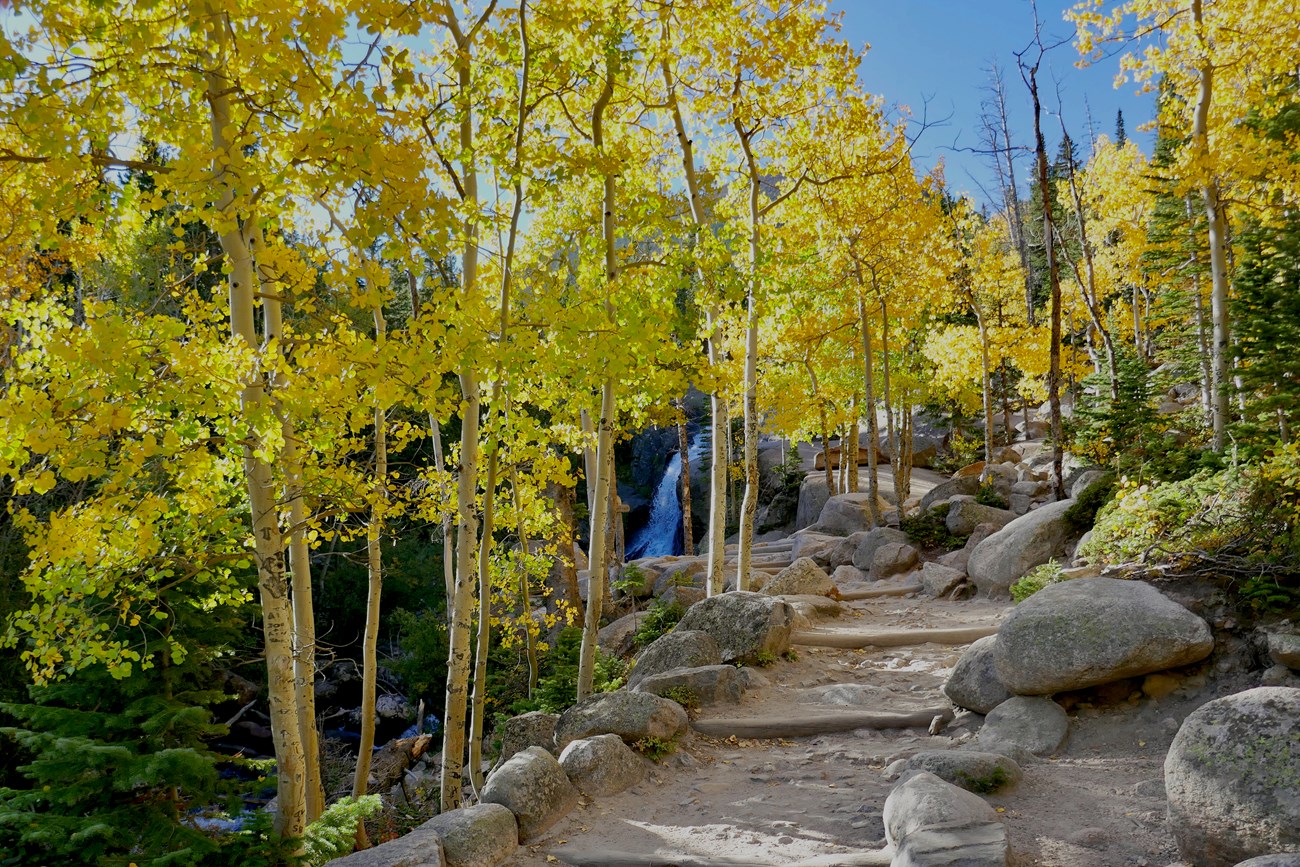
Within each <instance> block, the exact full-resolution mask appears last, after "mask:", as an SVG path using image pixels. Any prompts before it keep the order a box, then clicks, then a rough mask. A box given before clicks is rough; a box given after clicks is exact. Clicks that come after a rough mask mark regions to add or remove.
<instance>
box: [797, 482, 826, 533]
mask: <svg viewBox="0 0 1300 867" xmlns="http://www.w3.org/2000/svg"><path fill="white" fill-rule="evenodd" d="M830 498H831V489H830V487H829V486H828V485H827V484H826V475H825V474H824V473H812V474H810V475H808V476H806V477H805V478H804V480H803V482H802V483H800V485H799V507H798V509H796V510H795V516H794V528H795V529H796V530H802V529H803V528H804V527H811V526H812V525H813V524H815V523H816V522H817V519H818V518H819V517H821V514H822V507H823V506H825V505H826V501H827V500H829V499H830Z"/></svg>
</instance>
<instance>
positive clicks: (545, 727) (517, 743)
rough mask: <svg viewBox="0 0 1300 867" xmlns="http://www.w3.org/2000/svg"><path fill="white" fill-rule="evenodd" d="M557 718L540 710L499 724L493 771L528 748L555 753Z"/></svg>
mask: <svg viewBox="0 0 1300 867" xmlns="http://www.w3.org/2000/svg"><path fill="white" fill-rule="evenodd" d="M557 720H559V717H558V716H556V715H555V714H553V713H543V712H542V711H540V710H535V711H530V712H528V713H525V714H520V715H519V716H512V717H510V719H508V720H506V721H505V722H504V723H502V724H501V726H500V728H498V729H497V730H496V732H495V734H496V736H497V737H498V738H500V740H501V752H500V753H499V754H498V755H497V760H496V763H495V764H494V765H493V766H492V768H493V770H495V769H496V768H498V767H500V766H501V765H503V764H505V761H506V760H507V759H509V758H510V757H511V756H513V755H514V754H515V753H518V752H521V751H523V750H526V749H528V748H529V747H541V748H542V749H544V750H547V751H548V752H552V753H553V752H555V723H556V721H557Z"/></svg>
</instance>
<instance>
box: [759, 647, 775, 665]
mask: <svg viewBox="0 0 1300 867" xmlns="http://www.w3.org/2000/svg"><path fill="white" fill-rule="evenodd" d="M754 664H755V665H757V666H758V667H759V668H767V667H768V666H770V665H775V664H776V654H775V653H773V652H772V651H770V650H760V651H759V652H758V653H756V654H754Z"/></svg>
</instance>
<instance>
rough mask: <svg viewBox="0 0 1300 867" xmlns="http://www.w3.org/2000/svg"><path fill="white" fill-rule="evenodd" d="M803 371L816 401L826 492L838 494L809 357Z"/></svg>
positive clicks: (822, 403)
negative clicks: (806, 375)
mask: <svg viewBox="0 0 1300 867" xmlns="http://www.w3.org/2000/svg"><path fill="white" fill-rule="evenodd" d="M803 366H804V370H806V371H808V381H809V383H810V384H811V385H812V395H813V400H815V401H817V415H818V421H819V422H820V423H821V433H822V470H823V472H825V473H826V490H828V491H830V492H831V495H832V496H834V495H835V494H837V493H839V491H837V490H835V471H834V470H833V469H832V468H831V429H830V421H829V420H828V419H827V417H826V401H824V400H822V398H821V389H820V387H819V386H818V383H817V371H815V370H813V366H812V359H811V357H810V356H809V355H805V356H804V358H803Z"/></svg>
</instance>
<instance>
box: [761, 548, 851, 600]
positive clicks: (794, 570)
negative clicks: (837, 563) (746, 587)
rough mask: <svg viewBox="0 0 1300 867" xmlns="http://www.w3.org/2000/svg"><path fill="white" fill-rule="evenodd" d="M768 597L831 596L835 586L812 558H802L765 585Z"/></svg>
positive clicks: (764, 591) (764, 589)
mask: <svg viewBox="0 0 1300 867" xmlns="http://www.w3.org/2000/svg"><path fill="white" fill-rule="evenodd" d="M759 592H761V593H766V594H767V595H768V596H800V595H806V596H829V595H831V594H832V593H834V592H835V584H834V583H833V582H832V581H831V577H830V576H829V575H827V574H826V573H825V572H824V571H822V568H821V567H820V566H818V565H817V562H816V561H815V560H813V559H812V558H811V557H800V558H799V559H798V560H795V561H794V562H793V563H791V564H790V565H789V566H786V567H785V568H784V569H782V570H781V571H780V572H778V573H776V574H775V575H773V576H772V577H771V578H769V579H768V580H767V582H766V583H764V584H763V589H762V590H761V591H759Z"/></svg>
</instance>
